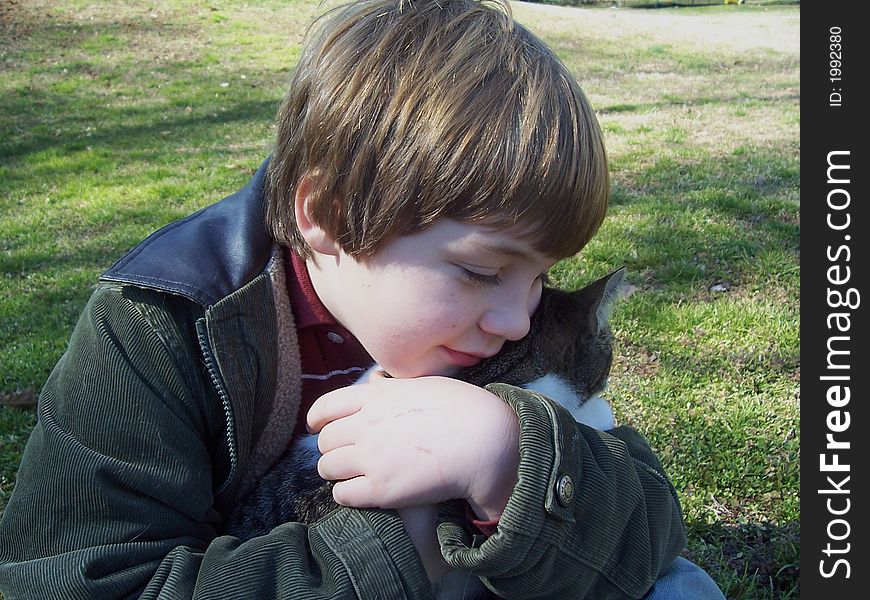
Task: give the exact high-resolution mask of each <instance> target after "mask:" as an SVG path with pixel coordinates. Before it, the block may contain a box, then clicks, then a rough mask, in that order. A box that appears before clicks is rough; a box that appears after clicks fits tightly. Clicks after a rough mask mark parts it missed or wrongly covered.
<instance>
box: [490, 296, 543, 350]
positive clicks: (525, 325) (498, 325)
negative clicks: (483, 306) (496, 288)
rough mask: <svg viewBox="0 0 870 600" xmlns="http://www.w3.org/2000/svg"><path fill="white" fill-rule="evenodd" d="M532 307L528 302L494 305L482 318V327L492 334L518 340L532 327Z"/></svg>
mask: <svg viewBox="0 0 870 600" xmlns="http://www.w3.org/2000/svg"><path fill="white" fill-rule="evenodd" d="M532 310H533V308H531V309H530V307H529V305H528V304H527V303H523V302H512V303H503V304H500V305H498V306H495V307H492V308H491V309H490V310H488V311H486V312H485V313H484V314H483V315H482V316H481V318H480V324H479V325H480V328H481V329H482V330H483V331H484V332H485V333H488V334H490V335H492V336H495V337H499V338H502V339H505V340H511V341H516V340H519V339H522V338H523V337H525V335H526V334H527V333H528V332H529V327H530V323H531V321H530V313H531V312H532Z"/></svg>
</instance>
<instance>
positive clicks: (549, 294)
mask: <svg viewBox="0 0 870 600" xmlns="http://www.w3.org/2000/svg"><path fill="white" fill-rule="evenodd" d="M624 278H625V268H624V267H623V268H620V269H617V270H616V271H614V272H612V273H610V274H609V275H606V276H605V277H602V278H601V279H598V280H596V281H593V282H592V283H590V284H589V285H587V286H585V287H583V288H581V289H579V290H576V291H573V292H566V291H562V290H557V289H555V288H549V287H548V288H544V291H543V293H542V295H541V303H540V304H539V306H538V309H537V311H536V312H535V314H534V316H533V317H532V322H531V327H530V329H529V333H528V334H527V335H526V337H524V338H523V339H521V340H518V341H516V342H506V343H505V344H504V346H503V347H502V349H501V351H500V352H499V353H498V354H496V355H495V356H493V357H492V358H489V359H487V360H485V361H483V362H481V363H480V364H478V365H476V366H474V367H471V368H469V369H464V370H463V371H461V372H460V373H459V374H458V375H457V378H459V379H462V380H463V381H468V382H469V383H473V384H475V385H485V384H487V383H493V382H501V383H509V384H511V385H524V384H527V383H529V382H531V381H534V380H536V379H538V378H540V377H543V376H545V375H547V374H554V375H558V376H560V377H561V378H562V379H564V380H565V381H567V382H568V383H569V384H570V385H571V386H572V387H573V388H574V390H575V391H576V392H577V394H578V395H579V396H580V398H582V399H583V400H585V399H587V398H589V397H591V396H592V395H594V394H595V393H597V392H600V391H601V390H602V389H604V386H605V385H606V383H607V375H608V373H609V372H610V365H611V362H612V358H613V348H612V336H611V334H610V327H609V325H608V320H609V318H610V313H611V311H612V310H613V306H614V304H615V303H616V301H617V299H618V298H619V295H620V293H619V292H620V288H621V286H622V283H623V280H624Z"/></svg>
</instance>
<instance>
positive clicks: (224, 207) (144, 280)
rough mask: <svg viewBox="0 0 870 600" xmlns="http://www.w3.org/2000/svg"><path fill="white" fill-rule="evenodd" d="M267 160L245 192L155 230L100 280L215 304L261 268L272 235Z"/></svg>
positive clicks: (200, 302) (268, 255) (245, 188)
mask: <svg viewBox="0 0 870 600" xmlns="http://www.w3.org/2000/svg"><path fill="white" fill-rule="evenodd" d="M268 163H269V159H266V160H265V161H264V162H263V164H262V165H260V168H259V169H257V172H256V173H255V174H254V176H253V177H252V178H251V180H250V181H248V183H247V184H246V185H245V187H243V188H242V189H241V190H239V191H238V192H236V193H235V194H232V195H231V196H227V197H226V198H224V199H223V200H221V201H220V202H217V203H215V204H212V205H210V206H207V207H205V208H204V209H202V210H200V211H198V212H195V213H193V214H192V215H189V216H187V217H185V218H183V219H181V220H179V221H176V222H174V223H170V224H169V225H167V226H166V227H163V228H162V229H160V230H158V231H156V232H154V233H152V234H151V235H150V236H148V237H147V238H146V239H145V240H144V241H143V242H141V243H140V244H139V245H138V246H136V247H135V248H133V249H132V250H131V251H130V252H128V253H127V254H126V255H125V256H124V257H123V258H121V260H119V261H118V262H116V263H115V264H114V265H112V267H110V268H109V269H108V270H107V271H106V272H105V273H103V274H102V276H101V277H100V279H101V280H102V281H112V282H118V283H128V284H133V285H136V286H139V287H144V288H149V289H153V290H158V291H162V292H168V293H171V294H176V295H178V296H183V297H185V298H189V299H190V300H193V301H194V302H197V303H199V304H201V305H202V306H206V307H208V306H211V305H213V304H215V303H216V302H218V301H219V300H220V299H221V298H224V297H226V296H227V295H229V294H230V293H232V292H233V291H235V290H237V289H239V288H240V287H242V286H243V285H245V284H246V283H248V282H249V281H251V280H252V279H254V277H256V276H257V275H258V274H260V273H261V272H262V271H263V268H264V267H265V266H266V263H267V262H268V261H269V258H270V254H271V250H272V239H271V237H270V235H269V234H268V232H267V231H266V227H265V224H264V222H263V216H264V214H265V194H264V182H265V179H266V168H267V166H268Z"/></svg>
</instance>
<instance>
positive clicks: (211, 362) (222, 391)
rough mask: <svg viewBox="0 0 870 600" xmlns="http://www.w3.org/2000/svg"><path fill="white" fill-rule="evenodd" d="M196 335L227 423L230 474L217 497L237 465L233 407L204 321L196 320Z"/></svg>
mask: <svg viewBox="0 0 870 600" xmlns="http://www.w3.org/2000/svg"><path fill="white" fill-rule="evenodd" d="M196 335H197V337H198V338H199V346H200V349H201V350H202V356H203V358H204V359H205V366H206V369H208V374H209V377H210V378H211V383H212V386H214V389H215V391H217V394H218V397H219V398H220V400H221V404H223V409H224V417H225V419H226V423H227V450H228V452H229V455H230V472H229V473H228V474H227V478H226V481H224V482H223V483H222V484H221V485H220V487H219V488H218V489H217V491H216V492H215V496H218V495H220V494H221V493H223V492H224V491H225V490H226V488H227V486H229V484H230V482H231V481H232V480H233V478H234V477H235V474H236V467H237V465H238V450H237V448H236V428H235V422H234V421H233V407H232V405H231V404H230V398H229V395H228V394H227V390H226V387H225V386H224V382H223V377H221V373H220V370H219V369H218V366H217V361H216V360H215V357H214V353H213V352H212V349H211V344H210V343H209V341H208V332H207V330H206V327H205V319H197V320H196Z"/></svg>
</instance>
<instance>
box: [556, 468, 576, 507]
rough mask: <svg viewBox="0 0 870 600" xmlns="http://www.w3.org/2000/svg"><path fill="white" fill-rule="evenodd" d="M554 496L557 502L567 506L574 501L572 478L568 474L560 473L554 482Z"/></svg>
mask: <svg viewBox="0 0 870 600" xmlns="http://www.w3.org/2000/svg"><path fill="white" fill-rule="evenodd" d="M556 497H557V498H558V499H559V504H561V505H562V506H565V507H567V506H568V505H570V504H571V503H572V502H573V501H574V480H573V479H571V476H570V475H562V476H561V477H560V478H559V482H558V483H557V484H556Z"/></svg>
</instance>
